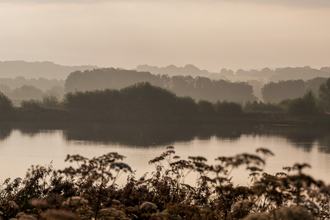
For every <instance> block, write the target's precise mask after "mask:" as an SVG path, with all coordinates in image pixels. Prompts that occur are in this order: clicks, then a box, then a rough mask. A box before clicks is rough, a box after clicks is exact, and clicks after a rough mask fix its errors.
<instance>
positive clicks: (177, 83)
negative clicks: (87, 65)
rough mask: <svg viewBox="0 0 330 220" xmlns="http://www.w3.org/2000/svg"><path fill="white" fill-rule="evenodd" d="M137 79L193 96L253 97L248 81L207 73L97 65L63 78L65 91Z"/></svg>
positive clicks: (237, 99) (106, 86)
mask: <svg viewBox="0 0 330 220" xmlns="http://www.w3.org/2000/svg"><path fill="white" fill-rule="evenodd" d="M139 82H149V83H151V84H152V85H155V86H159V87H161V88H164V89H168V90H170V91H172V92H174V93H175V94H176V95H178V96H189V97H191V98H193V99H195V100H202V99H203V100H208V101H211V102H216V101H225V100H227V101H232V102H246V101H255V100H256V97H255V96H254V95H253V89H252V86H251V85H248V84H247V83H245V82H235V83H233V82H228V81H225V80H211V79H209V78H207V77H195V78H194V77H192V76H168V75H160V74H159V75H154V74H151V73H149V72H137V71H133V70H123V69H114V68H107V69H97V70H92V71H84V72H81V71H76V72H73V73H71V74H70V75H69V76H68V78H67V79H66V81H65V87H64V88H65V91H66V92H74V91H81V92H85V91H93V90H103V89H121V88H124V87H127V86H130V85H133V84H136V83H139Z"/></svg>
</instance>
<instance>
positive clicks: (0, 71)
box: [0, 60, 98, 80]
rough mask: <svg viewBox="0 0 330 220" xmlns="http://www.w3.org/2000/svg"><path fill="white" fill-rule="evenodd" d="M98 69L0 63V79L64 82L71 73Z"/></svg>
mask: <svg viewBox="0 0 330 220" xmlns="http://www.w3.org/2000/svg"><path fill="white" fill-rule="evenodd" d="M96 68H98V67H97V66H92V65H82V66H62V65H59V64H55V63H53V62H49V61H43V62H25V61H21V60H19V61H0V77H1V78H15V77H18V76H23V77H25V78H28V79H30V78H40V77H42V78H46V79H54V78H57V79H62V80H64V79H65V78H66V77H67V76H68V75H69V74H70V73H71V72H73V71H76V70H92V69H96Z"/></svg>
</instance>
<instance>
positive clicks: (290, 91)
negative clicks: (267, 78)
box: [261, 77, 327, 103]
mask: <svg viewBox="0 0 330 220" xmlns="http://www.w3.org/2000/svg"><path fill="white" fill-rule="evenodd" d="M326 80H327V78H324V77H316V78H314V79H310V80H307V81H303V80H301V79H300V80H287V81H279V82H277V83H275V82H270V83H267V84H265V85H264V86H263V87H262V89H261V93H262V98H263V100H264V101H265V102H272V103H279V102H281V101H282V100H284V99H295V98H298V97H301V96H303V95H304V94H305V93H306V92H307V91H309V90H311V91H312V92H313V93H314V94H315V95H317V96H318V94H319V88H320V86H321V84H322V83H325V82H326Z"/></svg>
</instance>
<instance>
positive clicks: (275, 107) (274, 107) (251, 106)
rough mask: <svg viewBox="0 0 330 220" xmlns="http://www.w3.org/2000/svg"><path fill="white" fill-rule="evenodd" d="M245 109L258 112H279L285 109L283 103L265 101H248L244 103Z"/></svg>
mask: <svg viewBox="0 0 330 220" xmlns="http://www.w3.org/2000/svg"><path fill="white" fill-rule="evenodd" d="M244 110H245V111H256V112H265V111H267V112H279V111H283V110H284V108H283V106H282V105H281V104H274V103H269V102H268V103H263V102H257V101H254V102H246V103H245V105H244Z"/></svg>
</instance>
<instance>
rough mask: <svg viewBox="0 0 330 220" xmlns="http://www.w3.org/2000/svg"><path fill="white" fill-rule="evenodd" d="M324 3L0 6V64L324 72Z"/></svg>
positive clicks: (127, 0)
mask: <svg viewBox="0 0 330 220" xmlns="http://www.w3.org/2000/svg"><path fill="white" fill-rule="evenodd" d="M329 39H330V1H329V0H191V1H188V0H181V1H180V0H176V1H174V0H162V1H160V0H144V1H139V0H93V1H91V0H24V1H23V0H0V61H6V60H26V61H53V62H55V63H58V64H63V65H82V64H92V65H98V66H101V67H123V68H129V69H131V68H135V67H136V66H137V65H139V64H148V65H155V66H159V67H162V66H167V65H170V64H174V65H177V66H184V65H186V64H194V65H196V66H197V67H199V68H201V69H207V70H210V71H214V72H219V71H220V69H221V68H227V69H233V70H237V69H238V68H242V69H251V68H255V69H259V68H263V67H286V66H292V67H294V66H306V65H309V66H311V67H315V68H319V67H322V66H330V40H329Z"/></svg>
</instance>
